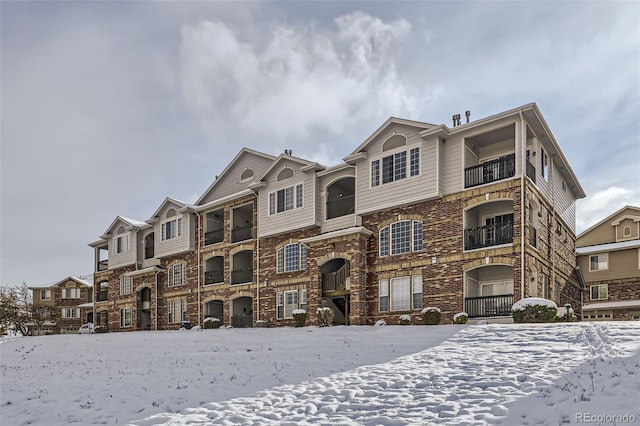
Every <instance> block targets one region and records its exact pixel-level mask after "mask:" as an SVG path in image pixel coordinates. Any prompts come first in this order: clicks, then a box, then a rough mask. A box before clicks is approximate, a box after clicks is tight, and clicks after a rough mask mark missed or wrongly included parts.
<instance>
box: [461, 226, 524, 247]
mask: <svg viewBox="0 0 640 426" xmlns="http://www.w3.org/2000/svg"><path fill="white" fill-rule="evenodd" d="M512 242H513V222H499V223H495V224H493V225H485V226H475V227H473V228H467V229H465V230H464V249H465V250H474V249H479V248H484V247H491V246H497V245H501V244H511V243H512Z"/></svg>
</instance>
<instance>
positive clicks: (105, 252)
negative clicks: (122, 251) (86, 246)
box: [95, 243, 109, 272]
mask: <svg viewBox="0 0 640 426" xmlns="http://www.w3.org/2000/svg"><path fill="white" fill-rule="evenodd" d="M95 250H96V272H102V271H106V270H108V269H109V247H108V245H107V243H105V244H104V246H100V247H96V248H95Z"/></svg>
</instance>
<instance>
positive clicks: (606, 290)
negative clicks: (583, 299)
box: [589, 284, 609, 300]
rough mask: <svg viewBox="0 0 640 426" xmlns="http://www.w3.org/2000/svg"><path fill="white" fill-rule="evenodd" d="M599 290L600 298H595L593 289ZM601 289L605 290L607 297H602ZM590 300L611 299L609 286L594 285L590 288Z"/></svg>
mask: <svg viewBox="0 0 640 426" xmlns="http://www.w3.org/2000/svg"><path fill="white" fill-rule="evenodd" d="M596 287H597V288H598V298H597V299H594V298H593V289H594V288H596ZM600 288H604V289H605V297H600ZM589 299H590V300H607V299H609V285H608V284H593V285H592V286H590V287H589Z"/></svg>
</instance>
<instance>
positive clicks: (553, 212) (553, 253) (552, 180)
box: [549, 157, 560, 301]
mask: <svg viewBox="0 0 640 426" xmlns="http://www.w3.org/2000/svg"><path fill="white" fill-rule="evenodd" d="M554 164H555V162H554V159H553V157H551V164H550V167H549V183H550V184H551V218H552V219H551V220H552V222H551V225H550V226H549V229H550V230H551V232H550V233H549V245H550V246H551V285H552V286H553V290H554V293H555V289H556V262H555V257H556V245H555V244H554V241H553V240H554V236H553V226H557V222H556V220H557V219H556V188H555V185H554V183H555V174H554V173H553V165H554ZM558 290H560V289H558ZM549 293H550V291H549ZM554 296H556V297H557V296H558V295H556V294H554ZM559 300H560V299H559V298H558V301H559Z"/></svg>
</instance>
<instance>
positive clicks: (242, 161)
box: [200, 153, 273, 204]
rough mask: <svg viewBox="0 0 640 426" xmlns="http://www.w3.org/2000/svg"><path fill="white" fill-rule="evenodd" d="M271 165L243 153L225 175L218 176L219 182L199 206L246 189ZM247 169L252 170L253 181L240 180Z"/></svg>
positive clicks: (264, 160)
mask: <svg viewBox="0 0 640 426" xmlns="http://www.w3.org/2000/svg"><path fill="white" fill-rule="evenodd" d="M272 164H273V160H270V159H268V158H265V157H262V156H258V155H255V154H251V153H245V154H244V155H243V156H242V157H240V158H239V159H238V161H237V162H236V163H235V164H234V165H233V167H232V168H231V169H229V170H228V171H227V173H225V174H224V175H223V176H220V178H219V179H220V181H219V182H217V183H216V186H215V187H214V188H213V189H212V190H211V192H210V193H209V194H207V195H206V197H204V198H203V199H202V201H201V202H200V204H206V203H208V202H211V201H215V200H218V199H220V198H224V197H227V196H229V195H233V194H237V193H238V192H240V191H242V190H244V189H246V188H247V186H248V185H249V184H251V183H253V182H254V181H257V180H258V179H260V178H261V177H262V175H263V174H264V173H265V172H266V171H267V170H268V169H269V167H270V166H271V165H272ZM247 169H251V170H253V179H247V180H242V179H241V176H242V173H243V172H244V171H245V170H247Z"/></svg>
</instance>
